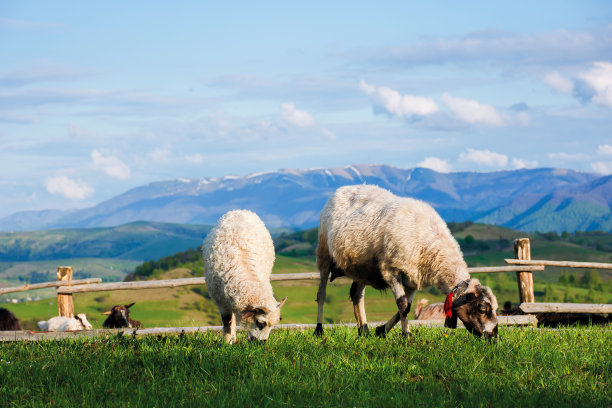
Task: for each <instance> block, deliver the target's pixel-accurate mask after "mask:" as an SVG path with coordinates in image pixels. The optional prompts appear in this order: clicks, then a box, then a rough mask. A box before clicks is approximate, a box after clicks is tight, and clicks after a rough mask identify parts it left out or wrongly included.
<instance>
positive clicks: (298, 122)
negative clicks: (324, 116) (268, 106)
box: [281, 102, 316, 127]
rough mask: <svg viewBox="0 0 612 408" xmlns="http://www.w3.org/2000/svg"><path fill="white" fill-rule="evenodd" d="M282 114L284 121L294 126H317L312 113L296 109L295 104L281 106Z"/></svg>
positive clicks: (288, 103) (289, 103)
mask: <svg viewBox="0 0 612 408" xmlns="http://www.w3.org/2000/svg"><path fill="white" fill-rule="evenodd" d="M281 112H282V116H283V119H284V120H285V121H287V122H289V123H291V124H292V125H294V126H298V127H308V126H314V125H315V124H316V121H315V120H314V118H313V117H312V115H311V114H310V113H308V112H306V111H303V110H298V109H295V104H294V103H293V102H287V103H283V104H282V105H281Z"/></svg>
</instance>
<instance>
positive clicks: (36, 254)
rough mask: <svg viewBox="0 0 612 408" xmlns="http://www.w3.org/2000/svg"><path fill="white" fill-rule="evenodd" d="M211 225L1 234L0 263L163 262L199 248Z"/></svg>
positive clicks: (146, 224) (141, 225) (148, 224)
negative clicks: (192, 248) (108, 260)
mask: <svg viewBox="0 0 612 408" xmlns="http://www.w3.org/2000/svg"><path fill="white" fill-rule="evenodd" d="M209 230H210V227H209V226H203V225H182V224H168V223H157V222H134V223H130V224H125V225H120V226H118V227H109V228H78V229H56V230H45V231H26V232H2V233H0V261H3V262H24V261H40V260H56V259H58V260H59V259H66V258H121V259H132V260H140V261H144V260H148V259H159V258H161V257H163V256H166V255H170V254H173V253H176V252H179V251H183V250H185V249H186V248H191V247H196V246H198V245H199V244H200V243H201V242H202V239H203V238H204V236H205V235H206V234H207V233H208V231H209Z"/></svg>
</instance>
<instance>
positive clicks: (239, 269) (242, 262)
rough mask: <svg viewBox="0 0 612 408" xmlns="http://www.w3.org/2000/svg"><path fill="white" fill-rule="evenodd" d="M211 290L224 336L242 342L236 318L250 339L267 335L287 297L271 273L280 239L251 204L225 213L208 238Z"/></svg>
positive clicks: (204, 248)
mask: <svg viewBox="0 0 612 408" xmlns="http://www.w3.org/2000/svg"><path fill="white" fill-rule="evenodd" d="M202 255H203V258H204V276H205V278H206V286H207V288H208V294H209V295H210V297H211V298H212V299H213V301H214V302H215V304H216V305H217V307H218V308H219V313H220V314H221V320H222V322H223V337H224V339H225V341H226V342H227V343H232V344H233V343H235V342H236V320H237V319H239V320H240V321H241V322H242V324H243V326H244V327H245V329H246V330H247V333H248V337H249V339H257V340H266V339H267V338H268V336H269V335H270V330H271V329H272V327H273V326H274V325H276V324H278V322H279V321H280V319H281V314H280V309H281V307H282V306H283V304H284V303H285V300H286V299H287V298H285V299H283V300H282V301H281V302H280V303H279V302H277V301H276V299H275V298H274V294H273V291H272V285H271V284H270V274H271V273H272V266H273V265H274V245H273V244H272V238H271V237H270V233H269V232H268V230H267V229H266V226H265V225H264V223H263V222H262V221H261V219H259V217H258V216H257V215H256V214H255V213H253V212H251V211H247V210H235V211H230V212H228V213H226V214H224V215H223V216H222V217H221V218H220V219H219V221H218V222H217V224H216V225H215V226H214V227H213V229H212V230H211V231H210V233H209V234H208V235H207V236H206V239H204V243H203V244H202Z"/></svg>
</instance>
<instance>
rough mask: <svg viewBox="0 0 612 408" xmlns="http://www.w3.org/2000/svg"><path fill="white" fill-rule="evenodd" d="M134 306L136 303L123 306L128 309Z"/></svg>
mask: <svg viewBox="0 0 612 408" xmlns="http://www.w3.org/2000/svg"><path fill="white" fill-rule="evenodd" d="M135 304H136V302H134V303H130V304H129V305H125V307H127V308H128V309H129V308H130V307H132V306H134V305H135Z"/></svg>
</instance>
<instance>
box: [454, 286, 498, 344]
mask: <svg viewBox="0 0 612 408" xmlns="http://www.w3.org/2000/svg"><path fill="white" fill-rule="evenodd" d="M451 293H452V294H453V296H452V297H451V294H449V297H448V298H447V302H446V304H445V312H446V322H445V326H446V327H450V328H453V329H454V328H456V327H457V318H459V319H461V321H462V322H463V325H464V326H465V327H466V329H468V331H469V332H470V333H472V334H473V335H474V336H477V337H481V336H483V335H484V336H485V337H486V338H493V337H497V313H496V310H497V299H496V298H495V295H494V294H493V292H491V289H489V288H488V287H486V286H483V285H481V284H480V282H478V279H470V280H467V281H464V282H461V283H460V284H459V285H457V287H456V288H455V289H454V290H453V292H451ZM450 302H452V307H450Z"/></svg>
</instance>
